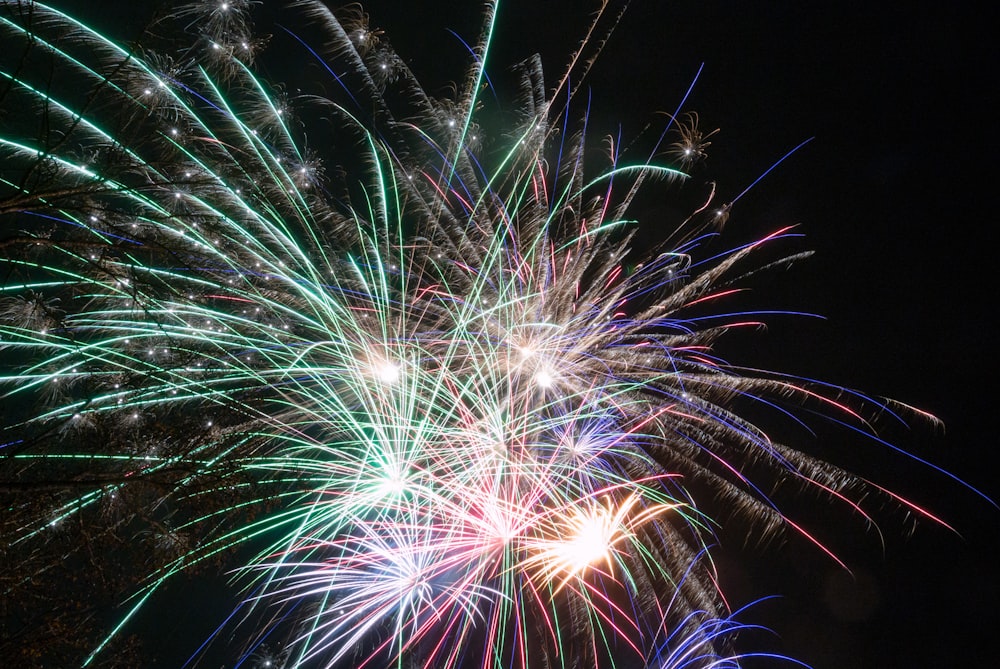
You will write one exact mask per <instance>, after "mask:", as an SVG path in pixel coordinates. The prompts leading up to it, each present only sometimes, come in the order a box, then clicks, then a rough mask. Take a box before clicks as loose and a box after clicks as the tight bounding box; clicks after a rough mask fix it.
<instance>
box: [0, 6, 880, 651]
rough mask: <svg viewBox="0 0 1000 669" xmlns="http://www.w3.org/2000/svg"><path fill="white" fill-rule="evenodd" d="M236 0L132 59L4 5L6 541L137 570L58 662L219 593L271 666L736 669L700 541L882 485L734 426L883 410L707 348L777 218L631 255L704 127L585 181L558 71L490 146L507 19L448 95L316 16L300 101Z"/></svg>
mask: <svg viewBox="0 0 1000 669" xmlns="http://www.w3.org/2000/svg"><path fill="white" fill-rule="evenodd" d="M252 4H253V3H250V2H245V1H240V0H237V1H234V2H225V3H219V2H197V3H191V4H189V5H185V6H184V7H182V8H181V9H179V10H177V11H176V12H175V13H174V14H172V15H171V16H169V17H165V18H163V19H162V20H161V21H160V22H158V23H157V24H156V26H155V29H154V30H152V31H150V36H149V37H148V38H147V40H146V41H144V42H143V43H142V45H140V46H130V47H127V48H126V47H123V46H121V45H119V44H117V43H116V42H115V41H113V40H111V39H109V38H107V37H105V36H103V35H102V34H100V33H98V32H96V31H94V30H92V29H91V28H89V27H88V26H86V25H84V24H82V23H79V22H77V21H76V20H74V19H73V18H72V17H70V16H68V15H66V14H63V13H61V12H59V11H58V10H56V9H53V8H50V7H47V6H44V5H41V4H37V3H30V2H11V1H9V0H8V1H5V2H2V3H0V30H2V38H3V40H4V45H5V47H4V48H5V54H4V57H3V61H2V64H3V67H2V69H0V74H2V77H3V90H4V91H5V97H4V109H5V111H6V112H7V116H8V119H12V121H11V122H10V123H8V124H7V125H6V126H5V130H4V132H3V134H2V135H0V152H2V160H3V164H4V168H3V171H2V173H0V188H2V191H0V193H2V196H3V198H2V200H0V215H3V216H4V221H5V222H4V226H5V227H4V230H5V233H4V234H5V237H4V239H3V240H2V245H3V249H4V256H5V257H4V261H3V262H4V272H5V285H4V288H3V294H2V297H0V299H2V309H0V312H2V316H3V320H2V324H0V336H2V344H3V346H4V349H3V350H4V356H5V361H6V362H5V370H6V372H5V375H4V377H3V378H2V379H0V381H2V383H3V388H4V392H5V398H6V399H5V401H6V402H8V403H9V405H11V406H18V407H29V406H30V407H31V409H30V410H28V409H26V410H25V412H24V415H23V416H21V417H20V419H18V420H13V419H12V420H11V421H10V422H11V423H12V424H11V425H10V426H9V429H8V431H7V436H6V438H5V440H4V441H5V443H4V446H3V452H4V456H5V457H4V462H3V464H4V468H5V476H6V484H5V486H6V488H5V490H6V491H7V492H9V493H10V494H9V503H8V504H7V506H8V507H9V508H10V509H11V513H10V517H9V518H8V519H6V520H5V523H4V531H5V533H7V534H8V541H9V543H10V546H11V550H13V551H20V552H19V553H17V554H18V555H22V554H23V555H31V554H32V552H33V551H42V550H43V549H41V548H38V547H39V546H42V547H45V546H52V545H53V544H54V543H55V545H59V546H63V548H62V549H60V550H64V551H65V554H64V556H63V557H64V559H65V560H67V561H70V562H72V561H74V560H78V559H80V555H82V554H83V553H84V552H85V551H89V550H91V549H92V548H93V547H94V546H95V545H102V546H103V545H114V544H115V542H117V544H118V545H132V546H139V547H141V548H140V550H141V552H142V553H143V555H144V560H142V561H136V562H135V565H134V569H133V570H134V573H129V574H127V575H126V577H124V578H123V581H122V583H120V584H119V591H120V597H121V601H122V602H123V604H122V606H121V608H120V615H119V616H118V618H117V619H116V621H115V622H114V623H113V624H111V625H109V626H108V629H106V630H104V633H103V636H101V637H98V638H97V639H96V640H95V641H94V642H93V644H92V646H91V647H90V648H88V649H87V652H86V653H84V655H83V657H81V658H78V659H77V660H76V661H82V663H83V664H85V665H86V664H91V663H100V662H106V661H109V660H107V659H106V656H107V654H108V651H107V649H108V647H109V646H110V645H113V644H115V643H118V641H117V640H118V639H119V638H120V637H122V636H123V635H125V634H126V633H127V631H128V629H129V624H130V623H131V621H132V619H133V618H134V617H135V616H136V615H137V614H140V613H141V612H142V611H143V610H144V608H146V607H149V606H151V605H152V602H155V598H156V596H157V595H158V594H159V591H160V590H161V589H163V588H164V586H165V585H167V584H169V583H171V582H172V581H173V580H175V578H176V577H177V576H178V575H181V574H184V573H187V572H198V571H199V570H205V569H212V570H216V569H220V570H225V571H227V572H229V573H230V574H231V576H232V580H233V583H234V585H235V586H236V587H238V588H239V591H240V592H241V593H243V599H242V602H241V603H240V604H239V607H238V608H237V609H236V611H234V612H233V615H231V616H230V617H229V618H227V619H225V620H220V621H219V623H220V627H219V630H218V631H217V632H216V634H215V635H213V637H214V638H215V641H214V642H215V643H218V644H224V643H226V641H225V640H226V639H228V638H230V637H238V638H240V639H242V640H243V641H242V642H241V643H240V644H238V651H234V652H238V653H239V655H238V657H241V658H242V659H244V660H246V659H250V660H252V661H254V662H256V663H257V664H259V665H261V666H264V662H265V660H264V659H262V658H267V659H266V661H267V662H271V663H274V664H282V665H284V666H289V667H291V666H344V667H346V666H352V667H357V666H381V665H389V664H392V665H394V666H420V667H448V668H457V667H460V666H478V667H522V668H524V669H529V668H530V667H548V666H565V667H571V666H586V667H594V666H605V665H607V666H610V665H611V664H613V663H614V658H615V657H621V656H622V654H623V653H631V655H632V656H633V657H635V658H636V661H639V662H644V663H646V664H648V666H651V667H696V666H738V664H739V657H738V656H737V655H736V654H734V653H733V652H732V651H731V650H730V647H729V645H728V644H729V642H728V638H729V637H730V636H731V634H732V632H734V631H735V630H737V629H739V627H740V626H739V625H737V624H736V623H734V622H732V619H731V618H730V615H729V611H728V610H727V606H726V604H725V600H724V599H723V597H722V596H721V594H720V593H719V592H718V588H717V586H716V578H715V575H714V570H713V567H712V563H711V560H710V559H709V557H708V552H707V546H708V545H709V544H710V543H711V537H712V527H713V523H714V522H716V521H718V522H725V521H729V520H735V521H737V522H738V523H740V524H741V526H742V527H744V528H745V530H744V531H745V533H746V535H747V536H748V537H757V536H765V535H767V536H770V535H773V534H775V533H778V532H781V531H784V530H786V529H790V530H791V531H794V532H798V533H801V534H802V535H803V536H806V537H810V535H809V534H808V532H807V530H805V529H803V528H800V527H799V526H798V525H796V524H794V523H793V522H792V521H791V520H789V519H787V518H786V517H785V516H784V515H783V513H782V512H781V510H780V508H779V507H778V505H777V503H776V502H775V501H774V500H773V499H772V496H771V492H772V491H774V490H776V489H777V488H779V487H782V486H785V487H793V488H795V489H814V490H816V491H818V492H820V493H821V494H823V495H825V496H828V497H829V498H830V499H833V500H836V501H837V502H839V503H842V504H843V505H844V506H845V507H846V508H848V509H850V510H852V511H855V512H857V513H860V514H862V515H863V516H865V512H864V511H863V510H862V508H861V506H860V501H859V500H860V498H861V496H862V494H864V493H866V492H872V491H871V490H870V489H869V488H868V486H866V485H865V484H864V482H863V481H861V480H859V479H857V478H856V477H853V476H851V475H849V474H847V473H846V472H844V471H841V470H839V469H837V468H836V467H834V466H832V465H829V464H826V463H824V462H821V461H819V460H816V459H814V458H811V457H810V456H808V455H807V454H805V453H802V452H799V451H797V450H794V449H791V448H789V447H786V446H784V445H782V444H780V443H777V442H775V441H773V440H772V439H771V438H769V437H768V435H767V433H766V432H765V431H764V430H763V429H762V428H761V427H758V426H757V425H756V424H755V423H754V422H753V421H751V420H748V419H747V418H744V417H741V413H740V411H739V409H738V408H739V407H740V406H742V403H745V402H748V401H749V402H753V403H757V404H761V405H763V406H768V407H773V408H774V409H775V411H795V410H797V409H795V408H798V409H802V408H803V407H806V408H818V409H820V410H822V411H824V412H827V413H830V414H834V415H836V417H837V419H838V420H842V421H846V422H850V423H852V424H854V425H856V426H857V427H858V428H859V429H861V430H868V425H867V422H866V419H865V417H864V416H863V415H862V412H863V411H867V410H868V409H870V408H871V407H870V406H868V405H869V404H870V402H869V400H867V399H866V398H864V397H862V396H860V395H857V394H853V393H847V392H845V391H842V390H841V389H838V388H834V387H830V386H824V385H822V384H818V383H804V382H800V381H798V380H796V379H794V378H792V377H785V376H781V375H778V374H770V373H761V372H749V371H747V370H743V369H740V368H738V367H735V366H732V365H729V364H727V363H725V362H724V361H722V360H720V359H719V358H718V357H716V356H715V355H714V354H713V352H712V347H713V344H714V343H715V341H716V340H717V339H718V337H720V336H721V335H723V334H724V333H725V332H726V331H728V330H731V329H733V328H737V327H746V326H756V325H758V324H759V323H760V318H761V316H760V315H755V314H747V313H729V312H730V311H731V310H729V309H725V308H723V309H721V310H719V311H721V312H722V313H718V312H712V311H708V310H707V309H710V308H712V307H713V305H715V304H725V303H726V300H727V299H728V298H729V297H730V296H731V294H732V293H734V292H736V290H737V288H738V285H739V282H740V281H741V280H742V279H744V278H745V277H746V276H747V275H748V274H750V273H753V272H754V271H757V270H759V269H760V268H761V267H760V265H761V263H758V264H757V265H754V264H752V258H753V257H754V255H755V252H757V251H758V249H760V248H761V247H763V246H770V245H775V244H780V243H781V240H782V239H784V238H786V237H789V236H791V232H790V231H789V230H780V231H777V232H775V233H773V234H771V235H769V236H768V237H766V238H765V239H762V240H760V241H758V242H754V243H752V244H748V245H744V246H741V247H739V248H736V249H733V250H732V251H729V252H726V253H723V254H714V255H711V256H710V257H708V258H707V259H700V258H699V249H700V248H701V246H702V245H703V242H705V240H706V239H707V237H709V236H711V234H713V233H712V232H711V231H713V230H715V229H717V228H718V227H719V226H720V225H721V224H722V222H724V221H723V219H724V218H725V217H727V216H728V214H729V208H730V204H731V203H730V204H726V205H722V206H720V205H719V204H718V203H716V202H714V201H713V199H712V197H708V198H706V199H705V200H703V201H702V202H701V203H700V204H699V205H698V206H696V207H694V208H693V209H692V213H691V216H690V217H689V218H688V219H687V220H685V221H682V222H681V223H680V225H679V226H678V229H677V231H676V232H675V233H673V234H672V235H671V236H670V237H669V239H668V240H667V241H666V243H665V244H664V246H663V247H662V248H659V249H657V250H656V251H655V252H653V253H652V254H649V255H648V256H646V257H640V255H639V254H638V253H637V252H636V251H635V250H633V248H632V244H631V241H632V236H633V234H634V231H633V223H632V221H631V220H630V218H629V208H630V205H631V204H632V203H633V199H634V197H635V194H636V192H637V191H638V189H639V188H640V186H643V185H647V187H657V188H659V187H661V186H662V187H663V188H674V187H680V185H681V184H683V183H684V181H685V180H686V179H687V177H686V175H685V173H684V172H683V169H685V168H687V167H688V166H690V165H691V163H692V162H693V161H696V160H698V159H700V158H703V157H704V154H705V151H706V149H707V148H708V146H709V144H710V142H709V141H707V140H708V138H709V137H712V136H713V135H714V131H712V132H705V131H702V130H699V128H698V116H697V115H696V114H694V113H690V112H688V113H685V114H683V115H676V114H675V115H674V117H676V118H678V119H680V120H681V121H682V122H681V123H679V124H677V125H676V126H675V127H674V130H676V131H677V133H678V139H677V141H676V143H675V144H674V145H673V146H672V147H671V148H670V149H669V151H668V154H673V158H672V159H673V160H674V163H665V164H654V163H653V162H651V161H650V160H639V161H635V162H630V161H629V160H627V159H626V158H625V157H623V152H622V151H621V150H620V149H619V147H618V146H617V145H613V146H612V148H611V151H610V152H609V155H607V156H606V160H605V162H604V164H602V165H600V166H598V167H597V168H594V167H592V166H591V162H592V156H591V155H590V154H589V152H588V150H587V144H586V143H585V139H584V134H583V132H582V131H579V132H571V131H568V130H567V127H568V126H571V125H572V123H571V120H572V118H573V117H574V115H575V114H577V112H576V111H575V108H574V102H575V100H574V97H573V90H572V89H570V88H569V87H568V83H567V82H568V81H569V80H570V77H569V75H567V77H564V78H563V79H562V80H560V81H559V82H557V85H556V86H555V88H554V92H550V91H548V90H547V89H546V87H545V84H544V83H543V79H542V73H541V70H540V67H539V65H538V61H537V60H530V61H528V62H527V63H526V64H525V65H524V66H523V67H522V68H521V69H520V70H519V72H520V75H519V77H518V82H517V83H518V85H519V86H520V95H519V96H517V99H518V100H520V101H522V104H521V106H520V107H519V108H518V109H517V110H516V114H508V116H510V117H511V118H513V121H512V122H510V123H509V124H506V125H504V126H503V127H496V126H495V120H490V119H494V118H495V116H497V115H491V114H488V113H487V111H489V110H490V109H491V108H490V104H491V103H490V101H489V100H488V99H487V96H485V95H484V91H485V90H488V89H489V88H490V87H491V84H490V83H489V82H488V78H487V76H486V74H487V66H486V63H487V62H488V60H489V58H488V47H489V44H490V41H491V39H492V35H493V23H494V19H495V10H496V7H494V6H489V7H487V10H486V12H485V21H484V29H483V32H482V35H481V36H480V38H479V40H478V41H477V42H475V43H474V45H473V48H472V52H473V53H474V54H475V58H474V63H473V67H472V68H471V73H470V74H469V75H468V76H467V77H466V78H465V79H464V80H463V85H462V86H460V87H459V88H458V89H457V90H456V91H455V94H454V97H453V98H451V99H445V100H439V99H434V98H432V97H431V96H429V95H428V94H427V93H426V92H425V91H424V89H423V88H422V87H421V86H420V85H419V83H418V81H417V78H416V77H415V75H414V74H413V73H412V72H411V71H410V70H409V69H408V68H407V66H406V65H405V63H404V62H403V61H402V60H401V59H400V58H399V57H397V56H396V55H395V54H394V52H393V51H392V50H391V48H390V46H389V43H388V39H387V38H386V36H385V35H383V34H381V32H380V31H378V30H377V29H375V28H374V27H373V26H372V24H371V22H370V21H369V18H368V16H367V15H366V14H364V13H363V12H362V11H361V10H360V9H358V8H356V7H351V8H349V9H348V10H347V11H344V12H342V13H340V14H337V15H335V14H334V13H332V12H331V11H329V10H328V9H326V8H325V7H324V6H323V5H322V4H319V3H315V2H308V1H297V2H292V3H290V6H289V7H288V8H287V11H288V12H289V18H288V19H287V21H288V25H302V26H303V28H302V29H301V31H299V30H296V29H291V28H276V32H275V35H274V36H273V39H274V40H278V39H281V40H283V41H284V42H285V43H286V47H287V48H288V49H293V50H294V51H295V52H296V56H295V58H296V59H298V60H299V61H301V62H302V63H304V64H305V66H306V67H307V68H308V69H309V70H310V71H312V72H313V73H314V74H316V75H317V80H318V83H316V85H315V89H314V91H315V92H313V91H306V92H302V93H297V94H296V95H295V96H293V97H290V96H288V95H286V94H285V93H284V92H283V91H284V90H285V89H283V88H282V87H279V86H277V85H276V84H274V83H273V82H271V81H270V80H268V79H266V78H263V77H262V76H261V75H259V74H258V71H257V69H255V68H256V66H255V60H256V59H257V58H263V57H265V56H266V54H267V50H266V48H265V47H266V43H267V40H266V39H262V38H258V37H256V36H255V33H254V31H253V28H252V23H251V18H252V14H253V11H252V10H253V7H252ZM599 22H600V18H599V19H598V25H599ZM173 35H176V37H173ZM309 35H311V37H308V36H309ZM8 45H10V46H9V47H8ZM587 48H588V47H587V46H586V45H585V46H584V47H583V49H584V51H582V52H581V53H580V54H577V56H578V57H577V58H574V59H573V62H574V63H584V62H588V61H587V57H586V56H587V54H586V52H585V50H586V49H587ZM570 73H571V74H576V73H577V70H573V69H571V71H570ZM25 110H32V113H26V112H25ZM15 112H16V113H15ZM579 116H580V123H579V126H580V127H581V128H583V127H585V121H586V119H585V115H584V114H582V113H581V114H579ZM670 127H671V126H670V125H667V126H666V128H665V130H667V129H669V128H670ZM585 154H586V155H585ZM585 158H586V160H585ZM650 183H653V184H654V185H653V186H648V184H650ZM713 196H714V191H713ZM735 199H738V198H734V200H735ZM706 255H708V254H706ZM801 255H802V254H799V255H793V256H790V257H787V258H784V259H782V260H779V261H777V262H769V263H763V264H765V265H767V266H770V267H776V266H784V265H787V264H788V263H790V262H791V261H793V260H795V259H797V258H799V257H801ZM845 398H846V399H845ZM876 408H878V409H879V410H884V409H886V407H885V406H883V405H878V406H877V407H876ZM25 490H27V491H31V490H36V491H39V490H40V491H44V493H45V494H44V495H35V494H33V495H30V499H29V498H28V495H26V494H24V493H19V491H25ZM695 490H709V491H711V496H712V498H713V499H710V500H701V499H698V498H695V497H694V493H693V491H695ZM42 497H44V499H42ZM709 509H710V510H712V511H713V516H712V517H713V518H714V520H712V519H710V517H709V516H708V515H707V514H706V511H707V510H709ZM865 517H867V516H865ZM65 527H73V528H77V530H76V531H82V532H85V533H86V535H87V540H86V541H85V542H81V543H79V544H73V545H72V546H70V547H68V548H67V547H65V546H67V545H69V542H63V543H60V542H58V541H55V540H54V539H53V538H52V535H53V534H54V533H56V532H58V531H59V528H65ZM80 528H83V529H80ZM66 531H69V530H66ZM101 542H104V543H101ZM815 543H816V544H817V546H818V547H819V549H820V550H826V549H825V548H823V546H822V545H821V544H820V543H819V542H818V541H815ZM85 547H86V548H85ZM105 550H107V549H105ZM110 550H111V553H110V555H109V556H108V557H110V558H111V559H113V558H114V555H115V551H124V550H126V549H110ZM831 556H832V554H831ZM834 559H835V558H834ZM41 571H42V572H44V571H45V568H41ZM16 585H17V584H15V585H12V586H11V591H12V592H13V591H16ZM21 585H23V582H22V584H21ZM102 639H103V640H102ZM268 646H274V647H276V648H280V651H274V652H272V651H267V650H265V648H266V647H268ZM200 652H201V651H199V652H196V653H195V656H194V658H193V660H197V659H198V658H199V657H200Z"/></svg>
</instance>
